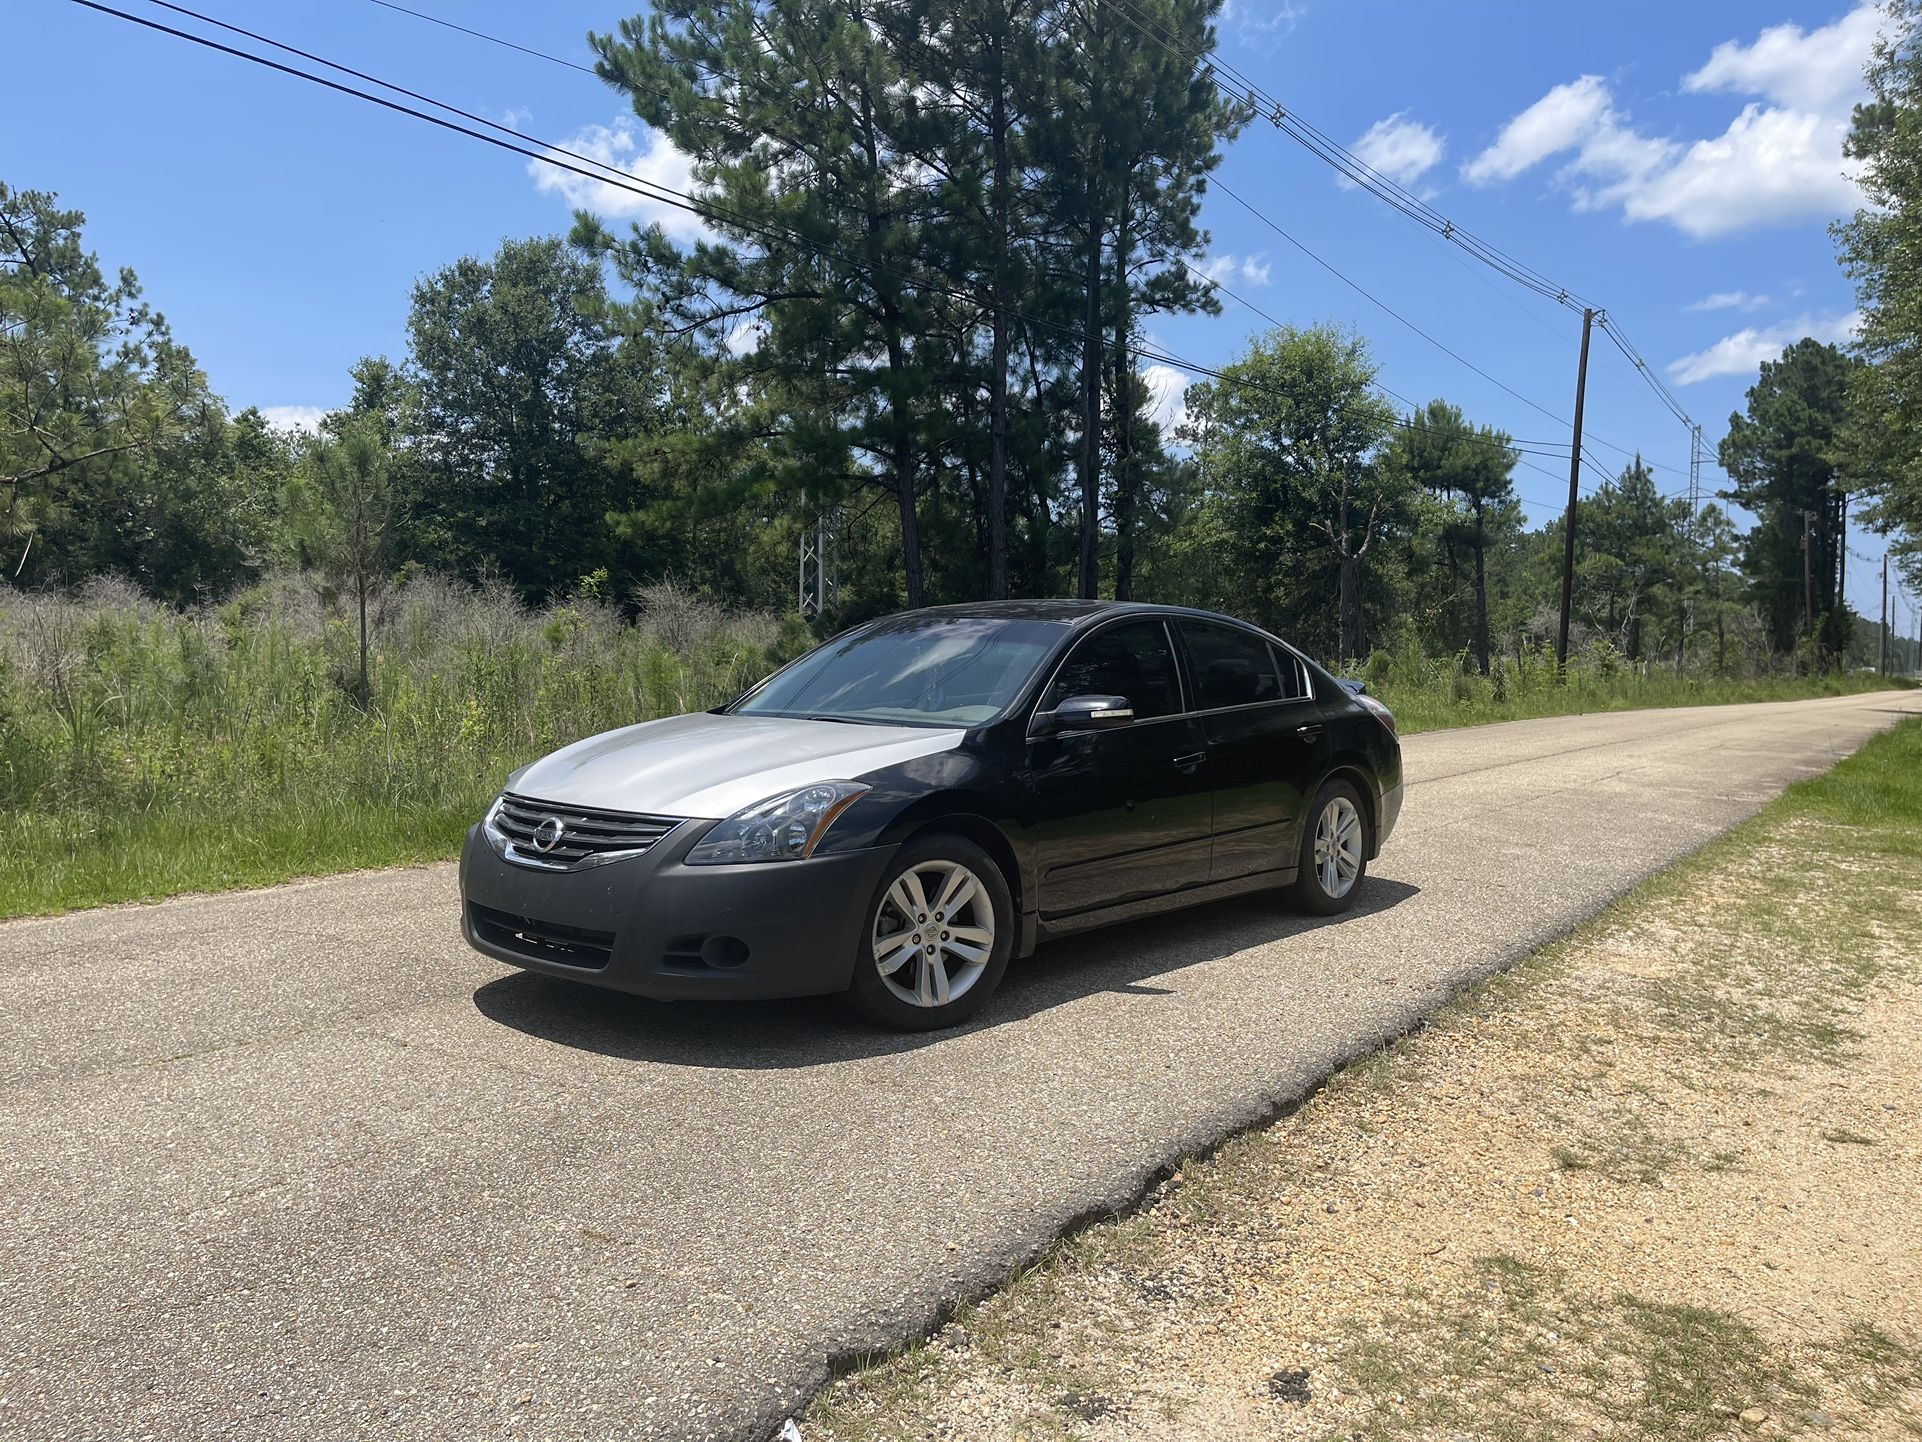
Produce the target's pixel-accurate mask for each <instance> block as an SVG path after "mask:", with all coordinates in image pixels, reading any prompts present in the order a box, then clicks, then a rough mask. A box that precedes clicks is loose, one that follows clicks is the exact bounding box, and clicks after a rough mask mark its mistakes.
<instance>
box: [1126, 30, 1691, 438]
mask: <svg viewBox="0 0 1922 1442" xmlns="http://www.w3.org/2000/svg"><path fill="white" fill-rule="evenodd" d="M1108 3H1110V4H1113V5H1116V6H1118V7H1119V8H1120V9H1121V11H1122V12H1123V15H1124V18H1125V19H1127V20H1128V21H1129V23H1131V24H1132V25H1133V26H1134V27H1135V29H1137V30H1139V31H1141V33H1143V34H1144V35H1146V36H1148V38H1149V39H1151V40H1154V41H1156V42H1157V43H1158V44H1160V45H1161V46H1162V47H1163V48H1164V49H1166V50H1167V51H1168V52H1169V53H1170V54H1172V55H1174V56H1175V57H1176V58H1177V59H1180V60H1183V61H1185V62H1186V63H1189V64H1196V63H1198V62H1200V61H1203V60H1206V62H1207V65H1206V69H1207V71H1208V73H1209V78H1210V80H1211V81H1212V83H1213V84H1214V85H1215V86H1216V87H1217V88H1218V89H1219V90H1220V91H1221V92H1222V94H1224V95H1226V96H1228V97H1229V98H1230V99H1232V100H1235V101H1237V102H1238V103H1243V104H1246V105H1248V106H1250V107H1251V108H1252V109H1253V110H1255V112H1256V113H1257V114H1260V115H1262V116H1263V117H1264V118H1265V119H1267V120H1268V121H1269V122H1270V123H1271V124H1272V125H1274V126H1275V127H1276V128H1277V129H1278V130H1280V131H1281V132H1282V133H1283V134H1284V135H1286V136H1288V137H1289V138H1290V139H1291V140H1293V141H1295V142H1296V143H1297V144H1298V145H1300V146H1302V147H1303V148H1304V149H1306V150H1307V151H1308V152H1309V153H1310V154H1312V155H1314V156H1315V157H1316V158H1317V159H1319V160H1321V161H1322V162H1323V163H1324V164H1326V165H1328V166H1329V167H1331V168H1332V169H1333V170H1335V171H1336V173H1337V174H1339V175H1342V176H1343V177H1345V178H1346V179H1348V180H1349V181H1351V182H1352V183H1353V184H1354V185H1356V186H1358V187H1360V188H1361V189H1363V190H1366V191H1367V192H1368V193H1369V194H1371V195H1373V196H1375V197H1376V198H1377V199H1378V200H1381V201H1383V202H1385V203H1386V204H1388V205H1389V206H1390V207H1391V208H1393V209H1394V210H1396V211H1398V212H1400V213H1401V214H1402V215H1404V216H1406V217H1407V218H1408V219H1410V220H1413V221H1414V222H1415V223H1417V224H1418V225H1421V226H1423V227H1424V228H1425V229H1427V230H1429V231H1431V232H1432V233H1434V234H1436V235H1439V236H1440V237H1441V238H1442V239H1443V240H1446V241H1449V242H1451V243H1453V244H1454V245H1456V246H1458V247H1459V248H1460V249H1462V250H1463V251H1465V252H1466V253H1468V254H1469V255H1471V256H1473V257H1474V258H1475V259H1477V260H1479V261H1481V262H1482V264H1484V265H1486V266H1488V267H1489V268H1490V269H1493V270H1496V271H1499V272H1500V273H1501V274H1503V275H1505V276H1507V277H1508V278H1509V279H1510V280H1512V281H1514V282H1515V283H1516V284H1517V285H1520V286H1523V287H1525V288H1526V289H1529V290H1532V291H1534V292H1535V293H1536V294H1538V295H1541V296H1545V297H1547V298H1548V299H1550V300H1553V301H1554V302H1555V303H1556V304H1557V305H1561V306H1564V307H1566V308H1568V309H1570V310H1576V311H1580V310H1594V311H1596V312H1597V316H1596V319H1597V321H1598V322H1599V323H1600V324H1601V326H1602V329H1603V332H1604V333H1605V334H1607V335H1608V337H1609V339H1610V340H1612V341H1614V342H1615V344H1616V347H1617V348H1618V349H1620V350H1621V351H1622V353H1623V354H1624V355H1625V356H1626V357H1627V358H1628V359H1629V361H1630V363H1631V364H1632V365H1634V367H1635V368H1636V370H1637V371H1639V372H1640V373H1641V376H1642V378H1643V379H1644V380H1645V381H1647V382H1648V383H1649V385H1650V387H1651V388H1652V389H1653V390H1654V391H1655V393H1656V395H1657V397H1658V398H1659V399H1660V400H1661V402H1662V404H1663V406H1664V407H1665V408H1667V409H1668V410H1669V412H1670V413H1671V414H1672V415H1674V416H1675V417H1676V419H1678V420H1679V421H1681V422H1682V424H1683V425H1684V426H1686V427H1689V428H1690V429H1693V427H1694V424H1695V422H1694V421H1693V420H1692V419H1690V417H1689V415H1688V412H1687V411H1686V410H1685V409H1684V408H1683V407H1682V404H1681V402H1680V400H1679V399H1678V398H1677V397H1676V396H1675V394H1674V392H1673V391H1671V390H1670V389H1669V388H1668V387H1667V386H1666V385H1665V384H1663V382H1662V381H1661V380H1660V378H1659V377H1657V376H1656V375H1655V374H1654V372H1653V371H1652V369H1651V368H1650V367H1649V365H1648V363H1647V361H1645V360H1644V359H1642V357H1641V355H1640V354H1639V352H1637V351H1636V350H1635V348H1634V346H1633V345H1632V344H1631V343H1630V342H1629V340H1628V338H1627V336H1626V335H1625V334H1623V333H1622V331H1621V328H1620V326H1619V325H1617V324H1616V323H1615V322H1614V321H1613V320H1612V319H1610V318H1609V317H1608V315H1607V312H1606V311H1604V310H1602V308H1601V307H1599V306H1594V305H1592V304H1591V303H1590V302H1588V301H1586V300H1584V299H1583V298H1582V297H1581V296H1579V295H1577V294H1576V293H1575V292H1574V291H1571V290H1569V289H1568V287H1566V286H1564V285H1559V284H1557V283H1556V282H1555V281H1553V280H1550V279H1549V278H1548V277H1547V276H1545V275H1543V274H1542V273H1541V272H1540V271H1538V270H1535V269H1534V268H1533V267H1531V266H1527V265H1524V264H1523V263H1522V262H1520V261H1518V260H1516V259H1515V258H1514V257H1513V256H1511V255H1508V254H1507V253H1506V252H1504V251H1502V250H1500V249H1499V248H1497V247H1496V246H1494V245H1492V244H1490V243H1489V242H1487V241H1484V240H1482V239H1481V238H1480V237H1478V236H1476V235H1474V234H1473V233H1472V232H1470V231H1467V230H1464V229H1462V228H1461V227H1460V226H1458V225H1456V224H1455V222H1454V221H1453V220H1451V219H1449V217H1448V216H1446V215H1444V214H1443V213H1442V212H1441V211H1439V210H1436V209H1435V208H1434V207H1433V206H1432V205H1430V204H1429V203H1428V202H1427V201H1425V200H1423V199H1421V197H1419V196H1417V195H1415V194H1414V193H1413V192H1411V191H1409V190H1408V189H1407V188H1406V187H1404V186H1402V185H1400V184H1399V183H1397V182H1396V181H1394V180H1393V179H1391V178H1390V177H1388V176H1386V175H1384V174H1382V173H1381V172H1380V171H1378V170H1376V169H1375V168H1374V167H1373V166H1372V165H1370V164H1369V163H1368V162H1367V161H1365V160H1363V159H1362V158H1361V157H1360V156H1358V155H1356V154H1355V153H1354V152H1352V151H1350V150H1348V149H1347V148H1346V147H1345V146H1343V145H1341V144H1340V143H1339V142H1337V141H1335V140H1333V139H1331V138H1330V137H1329V136H1327V135H1326V134H1324V133H1323V132H1321V131H1320V130H1317V129H1316V128H1315V127H1314V126H1313V125H1311V124H1309V123H1308V121H1306V120H1305V119H1303V118H1302V117H1301V116H1299V115H1296V114H1294V113H1293V112H1291V111H1290V110H1289V109H1288V107H1287V106H1285V105H1283V104H1282V103H1281V102H1280V101H1279V100H1277V99H1275V98H1273V97H1272V96H1270V95H1268V94H1266V93H1265V92H1264V91H1263V90H1262V89H1261V88H1260V87H1259V86H1258V85H1256V84H1255V83H1254V81H1253V80H1251V79H1249V77H1248V76H1246V75H1245V74H1243V73H1242V72H1240V71H1238V70H1236V69H1235V68H1234V67H1233V66H1231V65H1229V64H1228V63H1227V62H1226V61H1224V60H1223V59H1222V58H1221V56H1220V55H1219V53H1217V52H1215V51H1213V50H1208V49H1198V50H1192V51H1191V50H1188V49H1187V48H1186V47H1184V46H1182V45H1181V44H1180V43H1179V41H1178V38H1177V37H1173V36H1171V35H1170V33H1169V32H1168V31H1167V30H1166V28H1165V27H1163V26H1161V25H1159V24H1158V23H1157V22H1156V21H1155V20H1154V19H1153V18H1152V17H1150V16H1148V15H1145V14H1144V13H1143V12H1142V11H1140V10H1139V9H1137V8H1136V6H1135V5H1134V4H1133V3H1132V0H1108ZM1223 75H1226V76H1228V77H1229V78H1231V79H1232V80H1233V81H1234V82H1235V85H1232V86H1231V85H1229V84H1227V83H1225V82H1224V81H1223V80H1222V79H1221V78H1219V77H1221V76H1223ZM1237 87H1238V89H1237ZM1531 404H1532V402H1531ZM1598 439H1599V438H1598ZM1604 444H1608V445H1609V448H1610V449H1611V450H1624V451H1625V448H1624V447H1618V446H1615V445H1613V443H1607V442H1605V443H1604ZM1666 469H1670V470H1674V469H1678V468H1677V467H1667V468H1666Z"/></svg>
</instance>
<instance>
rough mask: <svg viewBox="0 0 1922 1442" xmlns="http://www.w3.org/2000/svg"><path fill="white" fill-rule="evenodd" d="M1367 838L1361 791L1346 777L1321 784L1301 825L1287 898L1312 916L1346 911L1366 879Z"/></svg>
mask: <svg viewBox="0 0 1922 1442" xmlns="http://www.w3.org/2000/svg"><path fill="white" fill-rule="evenodd" d="M1371 839H1372V829H1371V827H1370V824H1369V820H1368V806H1367V804H1366V803H1365V802H1364V801H1363V800H1362V795H1361V792H1360V791H1358V790H1356V789H1355V787H1354V786H1353V784H1351V783H1350V782H1347V781H1340V780H1337V781H1328V782H1325V783H1323V785H1322V788H1321V790H1320V791H1318V792H1316V793H1315V801H1314V804H1313V805H1312V806H1310V807H1309V808H1308V815H1307V818H1306V820H1305V821H1304V823H1303V825H1302V828H1301V854H1300V855H1299V856H1298V857H1297V858H1296V871H1295V880H1294V884H1293V885H1291V886H1290V887H1289V888H1288V899H1289V900H1290V901H1291V902H1292V903H1293V904H1294V905H1296V906H1297V907H1299V908H1300V909H1301V910H1303V911H1306V912H1310V913H1312V914H1313V915H1315V916H1334V915H1336V914H1338V913H1340V912H1343V911H1346V910H1348V908H1349V907H1351V906H1353V905H1354V904H1355V897H1356V895H1357V894H1358V893H1359V892H1360V891H1361V884H1362V882H1364V881H1366V880H1367V879H1368V852H1369V849H1370V841H1371Z"/></svg>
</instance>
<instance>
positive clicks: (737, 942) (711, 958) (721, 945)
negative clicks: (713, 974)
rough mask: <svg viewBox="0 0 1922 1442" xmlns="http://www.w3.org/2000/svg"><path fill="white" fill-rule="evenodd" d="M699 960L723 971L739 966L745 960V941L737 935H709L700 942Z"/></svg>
mask: <svg viewBox="0 0 1922 1442" xmlns="http://www.w3.org/2000/svg"><path fill="white" fill-rule="evenodd" d="M701 960H702V961H703V962H705V963H706V964H707V965H709V966H711V967H715V968H717V969H718V970H723V971H725V970H727V969H728V968H729V967H735V966H740V965H741V964H742V963H743V962H745V961H746V960H747V943H746V942H745V941H742V940H741V938H740V937H738V936H710V937H709V938H708V939H707V940H706V941H704V942H702V943H701Z"/></svg>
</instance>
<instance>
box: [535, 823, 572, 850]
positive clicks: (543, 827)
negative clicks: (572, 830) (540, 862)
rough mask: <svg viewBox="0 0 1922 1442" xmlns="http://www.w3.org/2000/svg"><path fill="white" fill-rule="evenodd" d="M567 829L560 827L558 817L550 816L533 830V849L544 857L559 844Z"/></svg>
mask: <svg viewBox="0 0 1922 1442" xmlns="http://www.w3.org/2000/svg"><path fill="white" fill-rule="evenodd" d="M566 830H567V828H566V827H565V826H563V825H561V819H560V817H558V816H550V817H548V818H547V819H546V820H545V821H543V822H541V824H540V825H539V826H536V827H535V828H534V849H535V850H536V851H538V852H540V853H541V854H542V855H543V856H545V855H546V854H547V853H548V852H550V851H552V850H553V849H554V848H555V847H556V846H559V845H560V844H561V836H562V834H563V833H565V832H566Z"/></svg>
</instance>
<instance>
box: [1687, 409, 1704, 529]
mask: <svg viewBox="0 0 1922 1442" xmlns="http://www.w3.org/2000/svg"><path fill="white" fill-rule="evenodd" d="M1701 518H1702V428H1701V427H1700V426H1691V427H1690V428H1689V433H1688V529H1689V534H1690V535H1691V536H1692V535H1694V534H1695V523H1696V522H1697V521H1699V520H1701Z"/></svg>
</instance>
